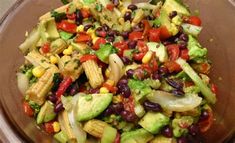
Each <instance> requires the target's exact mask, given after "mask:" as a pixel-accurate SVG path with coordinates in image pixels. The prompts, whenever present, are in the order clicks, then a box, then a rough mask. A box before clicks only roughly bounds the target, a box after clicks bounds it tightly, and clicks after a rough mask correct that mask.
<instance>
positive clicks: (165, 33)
mask: <svg viewBox="0 0 235 143" xmlns="http://www.w3.org/2000/svg"><path fill="white" fill-rule="evenodd" d="M160 29H161V32H160V39H161V40H166V39H168V38H170V37H171V33H170V32H169V31H168V29H167V28H166V26H161V27H160Z"/></svg>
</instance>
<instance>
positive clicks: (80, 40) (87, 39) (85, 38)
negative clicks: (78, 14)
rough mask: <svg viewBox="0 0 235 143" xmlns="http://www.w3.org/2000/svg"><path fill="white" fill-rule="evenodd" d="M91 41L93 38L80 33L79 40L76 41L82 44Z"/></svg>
mask: <svg viewBox="0 0 235 143" xmlns="http://www.w3.org/2000/svg"><path fill="white" fill-rule="evenodd" d="M90 40H91V37H90V35H88V34H86V33H83V32H80V33H79V34H78V36H77V38H76V39H75V41H76V42H77V43H80V42H87V41H90Z"/></svg>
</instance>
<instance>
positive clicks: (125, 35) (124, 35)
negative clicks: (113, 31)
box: [121, 31, 129, 39]
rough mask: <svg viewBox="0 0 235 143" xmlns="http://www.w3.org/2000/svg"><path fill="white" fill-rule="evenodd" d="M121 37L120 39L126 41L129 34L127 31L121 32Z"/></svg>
mask: <svg viewBox="0 0 235 143" xmlns="http://www.w3.org/2000/svg"><path fill="white" fill-rule="evenodd" d="M121 35H122V37H123V38H124V39H128V36H129V32H128V31H123V32H122V33H121Z"/></svg>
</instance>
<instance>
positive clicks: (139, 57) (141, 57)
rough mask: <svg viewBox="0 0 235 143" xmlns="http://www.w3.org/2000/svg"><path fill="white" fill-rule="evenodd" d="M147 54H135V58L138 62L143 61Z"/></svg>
mask: <svg viewBox="0 0 235 143" xmlns="http://www.w3.org/2000/svg"><path fill="white" fill-rule="evenodd" d="M144 55H145V53H134V54H133V58H134V60H136V61H141V60H142V59H143V57H144Z"/></svg>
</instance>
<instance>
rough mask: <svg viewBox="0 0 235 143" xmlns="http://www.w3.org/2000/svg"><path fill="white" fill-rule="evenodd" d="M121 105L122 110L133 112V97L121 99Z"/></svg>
mask: <svg viewBox="0 0 235 143" xmlns="http://www.w3.org/2000/svg"><path fill="white" fill-rule="evenodd" d="M123 105H124V109H125V110H127V111H130V112H133V113H134V112H135V109H134V108H135V104H134V98H133V96H130V97H129V98H123Z"/></svg>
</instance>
